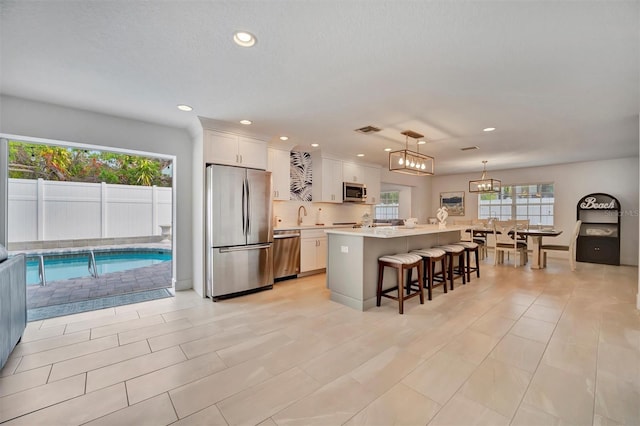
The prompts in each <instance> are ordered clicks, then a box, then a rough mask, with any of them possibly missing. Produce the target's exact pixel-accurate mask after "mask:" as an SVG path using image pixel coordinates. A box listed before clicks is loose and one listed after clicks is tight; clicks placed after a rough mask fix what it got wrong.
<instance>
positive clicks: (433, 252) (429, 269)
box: [411, 248, 447, 300]
mask: <svg viewBox="0 0 640 426" xmlns="http://www.w3.org/2000/svg"><path fill="white" fill-rule="evenodd" d="M411 253H412V254H413V253H415V254H418V255H420V256H422V261H423V262H422V271H423V272H422V277H423V282H422V283H421V285H422V286H423V287H425V288H426V289H427V293H428V297H429V300H431V292H432V290H433V287H434V285H433V279H434V277H435V275H436V269H435V267H436V265H437V263H438V262H441V264H442V272H440V273H439V274H441V275H442V276H443V277H444V274H445V273H446V270H447V268H446V266H445V257H446V253H445V252H444V250H440V249H437V248H428V249H419V250H413V251H412V252H411ZM442 282H443V283H444V284H443V287H444V292H445V293H446V292H447V282H446V280H445V279H443V280H442ZM437 285H440V284H437Z"/></svg>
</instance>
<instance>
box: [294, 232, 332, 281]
mask: <svg viewBox="0 0 640 426" xmlns="http://www.w3.org/2000/svg"><path fill="white" fill-rule="evenodd" d="M326 267H327V234H325V233H324V230H323V229H310V230H302V231H300V272H308V271H314V270H316V269H323V268H326Z"/></svg>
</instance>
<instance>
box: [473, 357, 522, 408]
mask: <svg viewBox="0 0 640 426" xmlns="http://www.w3.org/2000/svg"><path fill="white" fill-rule="evenodd" d="M530 380H531V374H530V373H527V372H526V371H524V370H520V369H519V368H516V367H512V366H510V365H507V364H505V363H503V362H500V361H498V360H496V359H492V358H489V359H487V360H485V361H484V362H483V363H482V364H481V365H480V366H479V367H478V368H477V369H476V370H475V371H474V373H473V374H472V375H471V377H469V380H467V382H466V383H465V384H464V386H463V387H462V390H461V393H462V394H463V395H464V396H465V397H466V398H468V399H472V400H474V401H476V402H479V403H481V404H483V405H485V406H487V407H489V408H491V409H492V410H493V411H495V412H497V413H500V414H502V415H503V416H505V417H507V418H509V419H510V418H511V417H513V414H514V413H515V412H516V409H517V408H518V405H519V404H520V401H521V399H522V397H523V395H524V393H525V391H526V390H527V386H528V385H529V381H530Z"/></svg>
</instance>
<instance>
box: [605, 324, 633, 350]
mask: <svg viewBox="0 0 640 426" xmlns="http://www.w3.org/2000/svg"><path fill="white" fill-rule="evenodd" d="M600 342H604V343H610V344H612V345H618V346H625V347H627V348H630V349H634V350H637V351H640V329H637V328H631V327H626V326H624V325H620V323H618V322H615V321H602V324H601V326H600Z"/></svg>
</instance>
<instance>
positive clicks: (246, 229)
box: [206, 165, 273, 300]
mask: <svg viewBox="0 0 640 426" xmlns="http://www.w3.org/2000/svg"><path fill="white" fill-rule="evenodd" d="M206 194H207V197H206V198H207V200H206V203H207V204H206V209H207V214H206V244H207V256H206V280H207V296H208V297H211V298H212V299H214V300H215V299H217V298H219V297H221V296H228V295H232V294H235V293H240V292H245V291H248V290H254V289H259V288H269V287H272V286H273V247H272V246H273V228H272V222H271V172H265V171H263V170H254V169H245V168H240V167H232V166H221V165H209V166H207V182H206Z"/></svg>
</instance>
